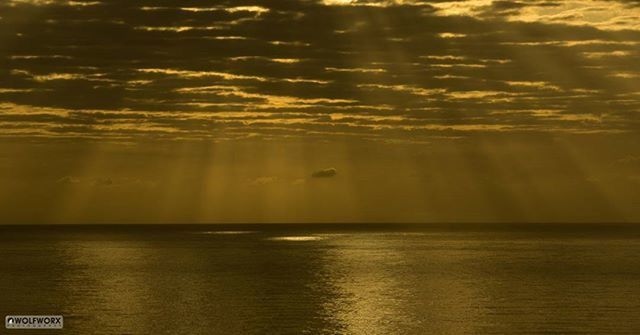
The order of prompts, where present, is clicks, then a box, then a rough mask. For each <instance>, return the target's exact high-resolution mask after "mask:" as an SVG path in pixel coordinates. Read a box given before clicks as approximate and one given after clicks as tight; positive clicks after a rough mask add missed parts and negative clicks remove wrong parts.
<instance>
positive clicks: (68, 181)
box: [56, 176, 80, 185]
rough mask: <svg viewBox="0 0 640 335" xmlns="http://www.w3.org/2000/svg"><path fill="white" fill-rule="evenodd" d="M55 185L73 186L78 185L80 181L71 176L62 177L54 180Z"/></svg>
mask: <svg viewBox="0 0 640 335" xmlns="http://www.w3.org/2000/svg"><path fill="white" fill-rule="evenodd" d="M56 183H58V184H62V185H75V184H80V179H78V178H76V177H72V176H64V177H62V178H60V179H58V180H56Z"/></svg>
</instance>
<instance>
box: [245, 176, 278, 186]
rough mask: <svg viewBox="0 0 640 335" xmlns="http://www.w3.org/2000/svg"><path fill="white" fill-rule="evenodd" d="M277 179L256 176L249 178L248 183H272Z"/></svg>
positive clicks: (259, 184) (253, 184)
mask: <svg viewBox="0 0 640 335" xmlns="http://www.w3.org/2000/svg"><path fill="white" fill-rule="evenodd" d="M277 181H278V178H277V177H258V178H255V179H251V180H249V185H251V186H262V185H269V184H273V183H275V182H277Z"/></svg>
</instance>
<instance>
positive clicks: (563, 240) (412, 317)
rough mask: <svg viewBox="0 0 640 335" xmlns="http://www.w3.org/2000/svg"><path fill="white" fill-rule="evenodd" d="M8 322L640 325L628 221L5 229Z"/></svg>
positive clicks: (3, 285) (636, 328)
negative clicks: (28, 318)
mask: <svg viewBox="0 0 640 335" xmlns="http://www.w3.org/2000/svg"><path fill="white" fill-rule="evenodd" d="M0 261H1V264H0V316H2V319H4V316H5V315H7V314H61V315H64V317H65V320H64V322H65V328H64V329H63V330H58V331H43V330H38V331H24V330H12V331H8V330H4V328H3V327H4V326H2V328H0V334H5V333H7V334H30V333H33V334H45V333H50V334H640V227H638V226H633V225H604V224H603V225H481V224H476V225H453V224H451V225H423V226H404V225H402V226H393V225H360V226H358V225H300V226H293V225H270V226H264V225H263V226H259V225H233V226H231V225H224V226H220V225H167V226H29V227H20V226H0Z"/></svg>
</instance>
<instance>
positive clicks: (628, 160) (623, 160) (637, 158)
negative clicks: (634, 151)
mask: <svg viewBox="0 0 640 335" xmlns="http://www.w3.org/2000/svg"><path fill="white" fill-rule="evenodd" d="M618 163H621V164H634V163H640V156H631V155H630V156H627V157H624V158H621V159H619V160H618Z"/></svg>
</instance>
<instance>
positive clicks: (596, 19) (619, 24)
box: [0, 0, 640, 141]
mask: <svg viewBox="0 0 640 335" xmlns="http://www.w3.org/2000/svg"><path fill="white" fill-rule="evenodd" d="M78 3H82V4H84V5H83V6H80V5H77V4H78ZM630 3H631V4H635V6H629V4H630ZM637 4H638V2H637V1H634V2H623V1H608V0H606V1H605V0H593V1H585V0H571V1H564V2H560V1H546V0H544V1H543V0H532V1H527V2H525V1H508V0H501V1H489V0H487V1H484V0H481V1H480V0H479V1H475V0H474V1H435V0H434V1H418V0H415V1H414V0H404V1H401V0H393V1H392V0H380V1H374V0H366V1H322V0H317V1H316V0H306V1H292V0H282V1H270V0H246V1H241V3H238V2H237V1H236V2H231V1H222V2H220V3H218V4H217V5H216V6H209V7H198V5H199V4H198V2H197V1H195V2H194V1H188V2H187V3H185V2H184V1H177V0H166V1H164V0H163V1H160V0H143V1H139V2H131V1H123V0H113V1H90V2H78V1H76V2H69V1H57V0H51V1H10V2H9V4H8V5H7V4H1V5H0V12H3V17H2V20H0V43H2V45H3V46H5V47H3V49H2V50H1V51H0V62H2V64H3V67H2V69H0V111H1V112H0V125H1V126H2V128H3V131H2V132H1V133H0V137H28V138H31V137H38V138H64V139H67V138H81V139H108V140H113V141H116V140H117V141H135V140H140V139H143V138H144V139H147V138H155V139H203V138H212V137H213V138H214V139H216V140H233V139H243V138H247V137H257V136H260V137H264V138H275V137H288V138H291V137H300V136H305V137H318V138H322V137H326V136H362V137H367V138H379V139H384V140H385V141H388V140H402V139H405V140H406V139H409V138H415V137H417V136H425V137H426V136H432V137H438V136H461V135H463V134H468V133H495V132H498V131H499V132H570V133H584V132H638V128H637V127H635V126H634V124H635V122H637V121H638V118H639V116H638V113H637V110H638V109H640V100H638V99H637V98H638V95H637V85H635V81H634V80H635V79H637V77H638V74H639V73H640V62H638V61H637V58H638V56H639V55H640V54H639V53H638V46H640V24H638V20H637V19H636V17H637V16H638V15H639V14H640V8H639V7H638V6H637ZM237 6H240V7H237ZM36 18H37V19H36ZM291 27H295V29H291ZM634 94H635V95H634ZM550 110H552V111H554V112H553V113H540V112H539V111H550Z"/></svg>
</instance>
